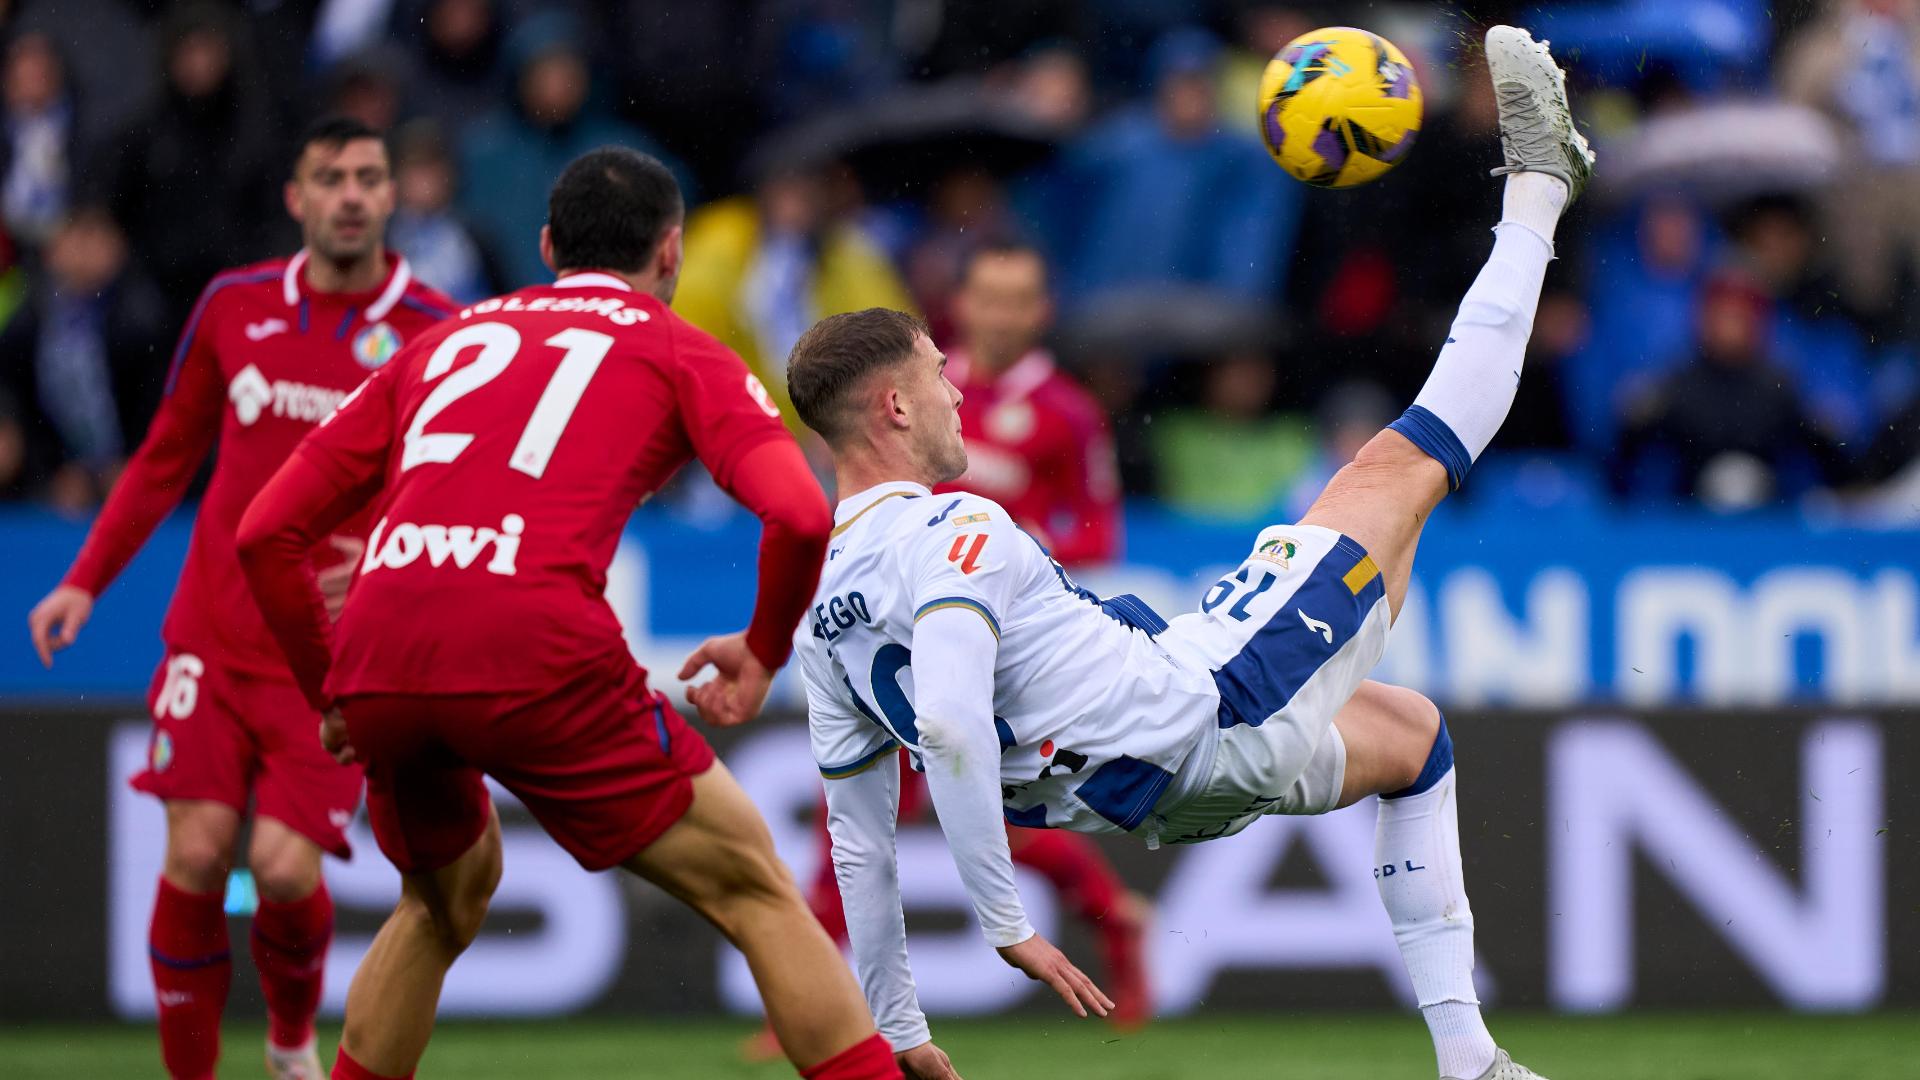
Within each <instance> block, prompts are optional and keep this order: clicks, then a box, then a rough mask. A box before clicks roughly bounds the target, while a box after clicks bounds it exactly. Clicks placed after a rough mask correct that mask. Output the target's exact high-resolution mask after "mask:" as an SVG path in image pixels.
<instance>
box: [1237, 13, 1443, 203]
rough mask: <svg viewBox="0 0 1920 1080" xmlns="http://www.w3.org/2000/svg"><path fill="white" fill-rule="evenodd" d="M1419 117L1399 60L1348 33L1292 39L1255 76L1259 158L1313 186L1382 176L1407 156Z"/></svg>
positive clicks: (1333, 30)
mask: <svg viewBox="0 0 1920 1080" xmlns="http://www.w3.org/2000/svg"><path fill="white" fill-rule="evenodd" d="M1420 113H1421V97H1420V82H1419V80H1418V79H1416V78H1415V77H1414V74H1413V65H1412V64H1410V63H1408V62H1407V57H1406V54H1405V53H1403V52H1401V51H1400V50H1399V49H1398V48H1397V47H1395V45H1394V44H1393V42H1391V41H1388V40H1387V39H1386V38H1383V37H1381V36H1380V35H1378V34H1374V33H1369V32H1368V31H1365V30H1356V29H1354V28H1353V27H1351V26H1329V27H1326V28H1325V29H1321V30H1315V31H1313V32H1312V33H1310V34H1302V35H1301V36H1299V37H1297V38H1295V39H1293V41H1291V42H1289V43H1288V44H1287V47H1286V48H1284V49H1281V50H1280V52H1279V54H1278V55H1277V56H1275V57H1274V58H1273V61H1272V62H1271V63H1269V64H1268V65H1267V70H1266V72H1265V74H1263V75H1261V77H1260V135H1261V137H1262V138H1264V139H1265V140H1266V143H1267V152H1268V153H1270V154H1272V155H1273V160H1275V161H1277V162H1279V163H1280V167H1281V168H1282V169H1285V170H1286V171H1287V172H1288V174H1290V175H1292V176H1293V177H1295V178H1296V179H1299V180H1303V181H1305V182H1306V183H1309V184H1312V185H1313V186H1315V187H1334V188H1344V187H1353V186H1354V185H1355V184H1364V183H1366V182H1367V181H1369V180H1377V179H1379V178H1380V177H1381V176H1384V175H1386V172H1387V170H1389V169H1391V168H1393V167H1394V166H1395V165H1397V164H1399V163H1400V162H1402V161H1404V160H1406V157H1407V152H1408V151H1410V150H1412V149H1413V138H1414V136H1415V135H1416V134H1418V133H1419V131H1420Z"/></svg>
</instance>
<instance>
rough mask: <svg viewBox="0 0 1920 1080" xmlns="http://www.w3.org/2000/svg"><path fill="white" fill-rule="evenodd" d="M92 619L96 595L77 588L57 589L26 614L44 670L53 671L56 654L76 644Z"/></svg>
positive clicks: (34, 647) (63, 586) (28, 628)
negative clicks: (54, 655)
mask: <svg viewBox="0 0 1920 1080" xmlns="http://www.w3.org/2000/svg"><path fill="white" fill-rule="evenodd" d="M92 617H93V594H92V593H90V592H88V591H87V590H85V589H83V588H81V587H79V586H78V585H61V586H58V587H57V588H55V589H54V590H53V591H52V592H50V593H48V594H47V596H46V599H44V600H42V601H40V602H39V603H38V604H35V605H34V606H33V610H32V611H31V612H29V613H28V614H27V630H28V632H30V633H31V634H32V635H33V651H34V652H37V653H39V654H40V664H41V666H42V667H48V668H51V667H53V654H54V653H57V652H59V651H60V650H61V649H64V648H66V647H67V646H69V645H71V644H73V640H74V639H75V638H77V637H79V636H80V628H81V627H83V626H85V625H87V620H88V619H90V618H92Z"/></svg>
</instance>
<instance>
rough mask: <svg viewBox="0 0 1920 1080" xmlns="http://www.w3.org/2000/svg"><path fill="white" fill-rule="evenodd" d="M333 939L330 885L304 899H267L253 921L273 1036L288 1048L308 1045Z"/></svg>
mask: <svg viewBox="0 0 1920 1080" xmlns="http://www.w3.org/2000/svg"><path fill="white" fill-rule="evenodd" d="M332 940H333V897H331V896H329V895H327V883H326V882H324V881H323V882H321V883H320V887H319V888H317V889H315V890H313V892H312V893H310V894H309V895H307V896H306V897H305V898H304V899H300V900H294V901H291V902H288V903H276V902H275V901H272V900H261V901H260V910H259V911H258V912H257V913H256V914H255V915H254V917H253V966H254V967H256V968H259V969H260V989H261V991H262V992H264V993H265V994H266V996H267V1038H268V1039H269V1040H271V1041H272V1043H273V1045H275V1046H278V1047H280V1048H281V1049H283V1050H293V1049H297V1048H299V1047H302V1046H305V1045H307V1040H308V1039H310V1038H312V1037H313V1014H314V1011H315V1010H317V1009H318V1008H319V1007H320V977H321V976H322V975H323V974H324V973H325V971H326V966H327V945H328V944H329V943H330V942H331V941H332Z"/></svg>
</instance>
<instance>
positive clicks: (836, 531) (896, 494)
mask: <svg viewBox="0 0 1920 1080" xmlns="http://www.w3.org/2000/svg"><path fill="white" fill-rule="evenodd" d="M918 494H919V492H917V491H889V492H887V493H886V494H885V495H882V496H880V497H879V498H877V499H875V500H873V501H872V502H870V503H868V504H867V505H866V506H864V507H862V508H861V509H860V513H858V514H855V515H853V516H852V517H850V518H848V519H847V520H845V521H843V522H841V523H840V524H838V525H835V526H834V527H833V532H832V534H831V536H839V535H840V534H841V533H843V532H846V531H847V530H848V529H851V528H853V523H854V522H856V521H859V520H860V518H861V516H862V515H864V514H865V513H866V512H867V511H868V510H871V509H873V508H874V507H876V506H879V505H880V504H881V503H883V502H886V501H887V500H888V499H897V498H900V497H901V496H903V495H918Z"/></svg>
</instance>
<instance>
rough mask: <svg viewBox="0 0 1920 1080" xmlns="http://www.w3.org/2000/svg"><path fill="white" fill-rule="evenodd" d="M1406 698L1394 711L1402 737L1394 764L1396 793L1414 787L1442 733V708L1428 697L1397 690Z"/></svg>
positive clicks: (1398, 688)
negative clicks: (1434, 744) (1435, 742)
mask: <svg viewBox="0 0 1920 1080" xmlns="http://www.w3.org/2000/svg"><path fill="white" fill-rule="evenodd" d="M1393 689H1395V690H1399V691H1401V692H1402V693H1403V694H1404V695H1405V697H1404V698H1403V699H1402V700H1401V701H1400V702H1399V703H1398V707H1397V708H1396V709H1395V710H1394V716H1395V719H1396V720H1398V721H1399V729H1400V731H1399V737H1398V738H1396V739H1395V740H1394V747H1395V753H1394V755H1393V757H1394V764H1395V768H1396V775H1395V780H1396V781H1397V783H1396V784H1395V786H1394V787H1393V789H1392V790H1395V791H1399V790H1403V789H1405V788H1408V787H1411V786H1413V785H1414V784H1415V783H1417V782H1418V781H1419V779H1420V774H1421V773H1422V771H1424V770H1425V769H1426V767H1427V761H1428V759H1429V758H1430V757H1431V756H1432V754H1433V743H1434V740H1435V739H1436V738H1437V737H1438V736H1439V732H1440V707H1439V706H1438V705H1435V704H1434V703H1433V701H1432V700H1431V699H1429V698H1428V697H1427V696H1426V695H1425V694H1422V693H1420V692H1418V691H1415V690H1407V689H1406V688H1405V687H1394V688H1393Z"/></svg>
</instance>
